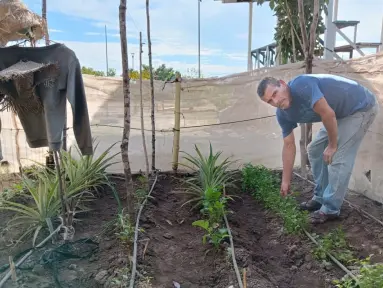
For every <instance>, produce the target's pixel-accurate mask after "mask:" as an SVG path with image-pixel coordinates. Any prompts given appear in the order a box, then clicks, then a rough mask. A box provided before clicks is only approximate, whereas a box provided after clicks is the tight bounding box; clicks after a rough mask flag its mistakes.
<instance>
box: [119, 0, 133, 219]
mask: <svg viewBox="0 0 383 288" xmlns="http://www.w3.org/2000/svg"><path fill="white" fill-rule="evenodd" d="M119 21H120V39H121V41H120V44H121V60H122V90H123V97H124V98H123V101H124V102H123V103H124V130H123V135H122V143H121V157H122V163H123V167H124V175H125V183H126V204H127V208H128V213H129V217H130V221H132V222H133V221H134V219H135V216H136V211H135V207H134V201H135V190H134V186H133V178H132V170H131V168H130V162H129V139H130V124H131V123H130V121H131V115H130V113H131V112H130V78H129V67H128V44H127V39H126V38H127V37H126V0H120V6H119ZM132 224H134V223H132Z"/></svg>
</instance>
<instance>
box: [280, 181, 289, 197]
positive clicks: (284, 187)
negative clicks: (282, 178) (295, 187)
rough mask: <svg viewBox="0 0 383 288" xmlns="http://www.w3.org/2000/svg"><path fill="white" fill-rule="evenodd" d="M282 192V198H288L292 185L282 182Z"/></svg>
mask: <svg viewBox="0 0 383 288" xmlns="http://www.w3.org/2000/svg"><path fill="white" fill-rule="evenodd" d="M280 192H281V196H282V197H286V196H287V194H290V183H285V182H282V185H281V191H280Z"/></svg>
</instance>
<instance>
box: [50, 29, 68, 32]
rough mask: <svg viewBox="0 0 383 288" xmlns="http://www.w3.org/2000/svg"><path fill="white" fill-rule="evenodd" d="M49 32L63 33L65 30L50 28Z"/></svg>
mask: <svg viewBox="0 0 383 288" xmlns="http://www.w3.org/2000/svg"><path fill="white" fill-rule="evenodd" d="M48 31H49V33H63V32H64V31H62V30H59V29H48Z"/></svg>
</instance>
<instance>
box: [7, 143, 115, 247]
mask: <svg viewBox="0 0 383 288" xmlns="http://www.w3.org/2000/svg"><path fill="white" fill-rule="evenodd" d="M112 147H113V145H112V146H111V147H109V148H108V149H107V150H106V151H104V152H103V153H101V155H100V156H99V157H97V158H95V157H94V156H81V157H80V158H79V159H75V158H73V157H72V154H71V152H70V151H69V152H65V151H62V159H61V164H62V175H61V179H65V181H64V195H65V198H66V201H67V204H69V206H70V209H71V211H74V212H75V213H81V212H84V211H87V209H86V208H85V207H84V206H83V203H84V201H89V200H93V199H94V194H93V193H94V192H97V191H98V189H100V188H101V187H104V186H109V187H110V188H111V189H112V190H113V191H114V193H115V196H116V199H117V201H119V198H118V196H117V193H116V192H115V189H114V187H113V185H112V184H111V182H110V181H109V179H108V177H107V174H106V169H107V167H109V166H110V165H112V164H113V163H110V161H111V159H112V158H113V157H114V156H115V155H112V156H108V153H109V152H110V149H111V148H112ZM96 148H97V146H96ZM95 151H96V149H95ZM58 183H59V177H58V175H57V172H56V170H50V169H47V168H45V167H44V166H42V167H41V168H40V169H36V170H35V171H33V172H31V173H30V175H29V176H26V175H24V176H23V177H22V186H23V187H25V190H26V193H25V195H26V197H27V200H28V201H27V204H22V203H18V202H17V201H10V200H3V201H2V202H1V203H0V210H10V211H14V212H16V216H15V217H14V218H13V219H11V220H10V222H9V223H8V225H7V229H11V228H14V227H16V226H20V225H28V228H27V229H26V231H24V233H23V235H22V236H21V237H20V239H19V240H18V241H17V242H19V241H21V240H22V239H24V238H25V237H27V236H29V235H30V234H31V233H32V232H34V236H33V239H32V243H33V244H34V243H35V241H36V238H37V236H38V235H39V233H40V231H41V229H43V228H46V225H47V223H46V222H47V220H53V219H54V218H56V217H58V216H59V215H61V213H62V211H61V207H62V206H61V200H60V194H59V190H58ZM119 206H121V205H120V203H119Z"/></svg>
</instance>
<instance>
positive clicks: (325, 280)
mask: <svg viewBox="0 0 383 288" xmlns="http://www.w3.org/2000/svg"><path fill="white" fill-rule="evenodd" d="M241 197H242V200H237V201H236V202H234V203H232V204H231V205H230V209H231V210H232V211H233V214H232V215H230V217H229V223H230V226H231V227H230V228H231V229H232V230H233V237H234V244H235V249H236V258H237V261H238V265H239V267H246V268H247V275H248V277H247V278H248V280H247V281H248V287H254V288H256V287H257V288H258V287H259V288H261V287H262V288H269V287H270V288H271V287H279V288H306V287H312V288H314V287H318V288H319V287H333V286H331V282H332V280H334V279H338V278H339V277H340V276H343V275H342V274H341V273H340V271H338V270H336V269H334V270H331V271H328V270H326V269H325V267H321V265H320V263H319V262H317V261H316V260H314V259H313V257H312V254H311V248H312V247H313V246H312V244H311V242H310V240H306V239H305V238H304V237H303V236H301V237H299V236H294V235H286V234H285V233H284V232H283V225H282V223H281V222H280V220H279V219H278V218H276V217H275V215H274V214H272V213H270V212H269V211H266V210H264V209H263V208H262V206H261V205H260V204H258V203H257V202H256V201H254V200H253V198H252V197H251V196H249V195H248V194H242V195H241Z"/></svg>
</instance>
